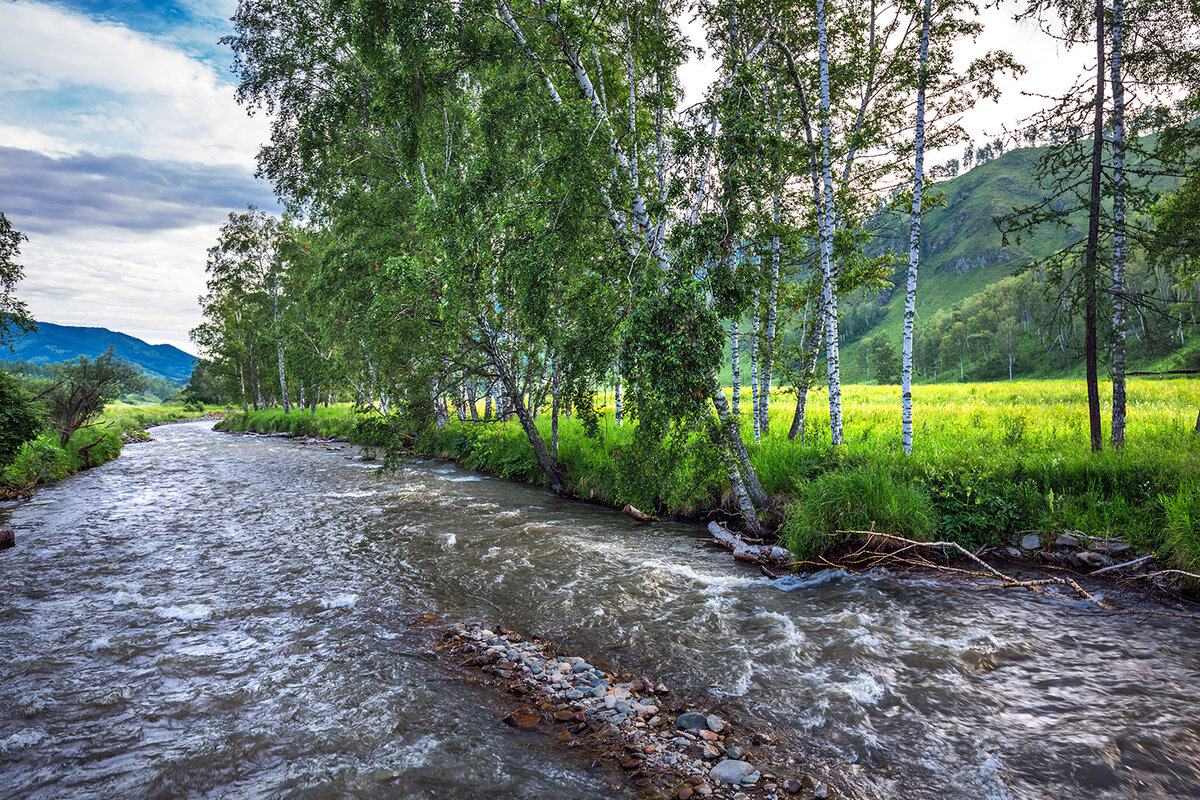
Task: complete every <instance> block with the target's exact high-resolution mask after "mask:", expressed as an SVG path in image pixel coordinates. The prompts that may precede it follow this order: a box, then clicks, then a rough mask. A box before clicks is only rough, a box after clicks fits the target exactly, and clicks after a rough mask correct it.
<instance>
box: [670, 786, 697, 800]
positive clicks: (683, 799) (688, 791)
mask: <svg viewBox="0 0 1200 800" xmlns="http://www.w3.org/2000/svg"><path fill="white" fill-rule="evenodd" d="M693 794H695V790H693V789H692V787H690V786H684V787H683V788H682V789H680V790H679V791H678V792H676V793H675V796H676V797H678V798H679V800H692V795H693Z"/></svg>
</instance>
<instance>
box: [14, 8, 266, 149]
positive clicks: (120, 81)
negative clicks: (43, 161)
mask: <svg viewBox="0 0 1200 800" xmlns="http://www.w3.org/2000/svg"><path fill="white" fill-rule="evenodd" d="M196 10H197V13H199V12H200V11H205V10H207V9H206V8H205V7H204V5H201V6H200V7H199V8H198V9H196ZM206 24H207V25H209V26H211V27H213V28H214V30H213V32H212V34H211V36H212V37H213V45H212V47H211V48H209V52H208V53H207V54H206V55H207V56H208V57H207V58H197V57H193V56H192V55H190V54H189V53H188V52H186V51H185V49H183V47H182V46H181V45H180V43H179V42H176V41H173V40H172V38H171V37H170V36H167V35H165V34H160V35H155V34H150V33H145V32H141V31H135V30H132V29H131V28H129V27H126V26H125V25H123V24H119V23H117V22H114V21H111V20H108V19H104V18H94V17H90V16H86V15H83V14H80V13H74V12H72V11H71V10H69V9H66V8H62V7H59V6H54V5H47V4H40V3H31V2H26V1H25V0H18V2H5V3H3V4H0V107H3V108H4V109H5V120H4V122H5V124H6V125H8V126H12V127H16V128H26V129H31V130H36V131H38V132H39V133H41V134H42V135H43V136H48V137H52V138H54V139H56V140H59V141H62V142H68V143H75V144H77V145H81V146H82V147H83V149H87V150H90V151H93V152H100V153H114V152H135V153H137V154H139V155H141V156H144V157H147V158H172V159H182V160H187V161H197V162H201V163H206V164H246V163H248V162H249V161H251V160H252V159H253V157H254V155H255V154H256V153H257V150H258V147H259V145H260V144H261V143H262V142H264V141H266V140H267V139H268V131H267V127H266V125H267V123H266V121H265V120H264V119H262V118H251V117H248V116H247V115H246V113H245V112H244V111H243V110H241V109H240V108H239V107H238V106H237V104H236V102H235V101H234V96H233V87H232V86H231V85H230V84H229V82H228V78H227V77H226V76H224V75H223V74H222V70H221V65H220V64H218V63H217V62H216V61H215V60H214V57H213V56H214V54H216V53H219V52H220V51H219V50H218V49H217V48H216V45H215V38H216V35H217V34H218V33H219V29H218V28H217V21H216V20H215V19H209V20H207V22H206ZM184 30H187V31H195V30H196V29H195V28H188V29H179V30H177V31H176V33H177V34H178V33H179V32H181V31H184Z"/></svg>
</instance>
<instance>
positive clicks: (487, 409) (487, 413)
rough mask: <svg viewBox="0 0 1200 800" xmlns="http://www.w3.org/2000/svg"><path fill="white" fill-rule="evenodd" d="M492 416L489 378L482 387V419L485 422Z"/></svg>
mask: <svg viewBox="0 0 1200 800" xmlns="http://www.w3.org/2000/svg"><path fill="white" fill-rule="evenodd" d="M491 418H492V382H491V381H490V380H489V381H488V382H487V386H486V387H485V388H484V395H483V421H484V422H487V421H489V420H490V419H491Z"/></svg>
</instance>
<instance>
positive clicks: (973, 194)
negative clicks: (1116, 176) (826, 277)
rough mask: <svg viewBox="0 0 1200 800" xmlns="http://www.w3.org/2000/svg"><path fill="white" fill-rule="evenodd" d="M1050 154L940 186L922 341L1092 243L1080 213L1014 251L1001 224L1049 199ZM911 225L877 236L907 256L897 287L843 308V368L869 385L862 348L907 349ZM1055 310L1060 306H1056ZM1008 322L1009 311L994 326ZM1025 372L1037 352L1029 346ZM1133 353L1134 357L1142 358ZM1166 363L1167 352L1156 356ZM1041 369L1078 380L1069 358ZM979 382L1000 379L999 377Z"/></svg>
mask: <svg viewBox="0 0 1200 800" xmlns="http://www.w3.org/2000/svg"><path fill="white" fill-rule="evenodd" d="M1044 152H1045V150H1044V149H1043V148H1024V149H1019V150H1012V151H1010V152H1007V153H1004V154H1003V155H1001V156H999V157H997V158H995V159H993V160H991V161H988V162H987V163H985V164H982V165H980V166H977V167H975V168H974V169H972V170H971V171H969V172H967V173H965V174H963V175H959V176H957V177H954V178H951V179H949V180H944V181H941V182H938V183H936V184H933V186H932V191H933V192H934V193H936V194H939V195H941V204H940V205H939V206H938V207H937V208H933V209H931V210H929V211H927V212H926V214H925V216H924V219H923V221H922V241H921V268H920V274H919V276H918V279H917V326H918V335H919V331H920V328H921V326H922V323H923V322H926V321H928V320H930V319H931V318H932V317H933V316H934V315H935V314H937V313H938V312H939V311H942V312H949V311H951V310H952V309H954V308H956V307H958V306H959V304H963V305H967V306H970V305H971V304H974V307H976V308H978V307H979V306H980V305H987V303H988V302H989V300H988V299H987V298H986V297H985V296H984V295H982V294H981V293H983V292H985V291H987V290H991V291H993V292H994V291H995V289H996V285H997V284H998V283H999V282H1000V281H1002V280H1004V279H1005V278H1008V277H1010V276H1012V275H1014V274H1015V273H1017V272H1018V271H1019V270H1020V269H1021V268H1022V267H1024V266H1027V265H1028V264H1030V263H1032V262H1033V261H1036V260H1038V259H1043V258H1046V257H1048V256H1050V255H1052V254H1053V253H1055V252H1058V251H1059V250H1061V249H1063V248H1064V247H1067V246H1068V245H1071V244H1073V243H1076V242H1078V241H1079V240H1080V239H1082V238H1083V237H1084V233H1085V230H1086V225H1087V219H1086V215H1085V214H1083V213H1079V214H1076V215H1073V217H1072V222H1073V225H1072V226H1071V227H1065V226H1056V225H1043V226H1041V227H1039V228H1037V229H1034V230H1032V231H1029V232H1026V233H1025V234H1023V235H1022V237H1021V241H1020V242H1019V243H1018V242H1015V241H1011V240H1010V242H1009V244H1008V245H1007V246H1006V245H1004V244H1003V243H1002V241H1001V234H1000V231H999V229H998V228H997V226H996V224H995V222H994V220H995V218H996V217H998V216H1001V215H1004V214H1007V213H1010V212H1011V211H1012V210H1013V209H1014V208H1018V207H1021V206H1026V205H1030V204H1032V203H1035V202H1037V201H1038V200H1040V199H1041V198H1042V197H1043V193H1042V189H1041V187H1040V186H1039V185H1038V181H1037V177H1036V173H1035V166H1036V162H1037V159H1038V158H1039V156H1041V155H1042V154H1043V153H1044ZM1172 186H1173V182H1171V183H1168V182H1166V181H1163V182H1162V185H1160V186H1155V187H1154V188H1156V189H1159V190H1160V191H1163V190H1169V189H1170V188H1171V187H1172ZM908 226H909V220H908V218H907V216H906V215H897V216H896V217H894V218H893V219H891V220H888V221H886V222H885V224H884V225H883V226H882V229H881V230H880V232H879V234H877V235H876V237H875V242H876V248H875V250H876V252H882V251H883V250H884V249H885V248H887V247H891V248H892V249H893V250H894V251H895V252H896V253H898V254H900V255H901V256H902V263H900V264H898V266H897V270H896V273H895V275H894V276H893V283H894V286H893V288H891V289H889V290H887V291H885V292H883V293H880V294H876V295H872V296H869V297H865V298H864V297H858V298H848V299H847V301H846V302H843V304H842V308H841V309H840V310H841V311H842V318H843V325H842V341H843V346H842V364H843V374H844V375H845V376H846V377H847V378H848V379H849V380H855V379H858V380H861V379H863V378H864V377H865V376H864V375H862V374H860V373H861V369H860V368H859V366H858V365H859V363H860V353H859V350H860V348H861V347H862V346H863V343H864V342H866V341H867V340H868V339H873V338H875V337H877V336H879V335H880V334H882V335H884V336H885V337H886V338H887V339H888V340H889V341H890V342H893V343H894V344H895V347H896V350H897V352H898V351H899V346H900V340H901V334H902V329H903V325H904V295H905V293H904V284H905V281H906V276H907V258H906V257H904V256H905V255H906V254H907V249H908ZM1048 302H1049V303H1050V304H1052V305H1053V303H1054V301H1053V300H1050V301H1048ZM1003 320H1004V315H1003V313H1001V314H1000V315H998V316H997V317H995V319H994V320H993V325H998V324H1000V323H1002V322H1003ZM1026 350H1027V352H1026V358H1025V359H1024V364H1025V365H1026V367H1025V371H1024V374H1026V375H1029V374H1031V373H1030V372H1029V371H1028V369H1029V365H1030V363H1031V361H1034V360H1037V359H1034V358H1032V356H1033V355H1034V354H1033V353H1032V352H1028V350H1029V348H1026ZM1138 355H1139V354H1138V353H1134V352H1131V358H1136V357H1138ZM1141 355H1142V356H1143V357H1142V360H1143V362H1144V363H1145V364H1149V363H1152V362H1151V360H1150V356H1151V353H1150V352H1149V351H1147V352H1146V353H1144V354H1141ZM1155 359H1156V360H1155V361H1154V362H1153V363H1157V359H1161V354H1159V355H1158V356H1156V357H1155ZM1042 361H1043V363H1041V364H1039V365H1038V370H1037V371H1038V373H1039V374H1041V375H1042V376H1050V375H1062V376H1066V375H1069V374H1073V373H1074V372H1075V371H1076V369H1075V365H1074V360H1073V359H1071V358H1068V357H1067V355H1066V353H1065V352H1064V354H1063V357H1062V358H1061V359H1059V360H1057V361H1055V362H1053V363H1045V360H1044V359H1043V360H1042ZM976 377H982V378H986V377H997V375H995V374H991V375H979V374H978V373H977V375H976Z"/></svg>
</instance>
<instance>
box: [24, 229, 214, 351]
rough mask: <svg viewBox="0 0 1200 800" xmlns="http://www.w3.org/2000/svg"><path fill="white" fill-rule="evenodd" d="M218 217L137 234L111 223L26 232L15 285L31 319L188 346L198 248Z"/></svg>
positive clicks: (195, 319)
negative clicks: (66, 231)
mask: <svg viewBox="0 0 1200 800" xmlns="http://www.w3.org/2000/svg"><path fill="white" fill-rule="evenodd" d="M219 225H220V223H219V222H213V223H210V224H204V225H194V226H190V227H186V228H175V229H172V230H168V231H161V232H159V233H157V234H155V235H154V236H145V235H144V234H142V233H140V232H138V231H132V230H121V229H117V228H92V229H86V228H81V229H79V230H76V231H74V232H73V233H72V235H70V236H44V235H37V234H32V235H31V236H30V239H29V242H28V243H27V246H26V247H24V248H23V251H24V252H22V255H21V263H22V264H23V265H24V267H25V279H24V280H23V281H21V283H20V284H19V286H18V293H19V295H20V297H21V299H23V300H25V301H26V302H27V303H28V304H29V308H30V311H31V312H32V314H33V316H34V318H35V319H40V320H45V321H47V322H57V323H59V324H62V325H89V326H100V327H104V328H109V329H110V330H116V331H122V332H123V333H128V334H130V335H132V336H137V337H138V338H141V339H144V340H146V341H148V342H150V343H152V344H158V343H161V342H166V343H168V344H173V345H175V346H176V347H179V348H181V349H183V350H186V351H188V352H194V351H195V345H192V344H190V343H189V341H188V331H189V330H190V329H191V328H193V327H195V326H196V325H198V324H199V323H200V322H201V317H200V307H199V305H198V304H197V298H198V297H199V296H200V295H201V294H202V293H203V292H204V288H205V287H204V284H205V279H206V275H205V272H204V264H205V259H206V251H207V249H208V248H209V247H211V246H212V245H213V244H215V243H216V241H217V232H218V228H219Z"/></svg>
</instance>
